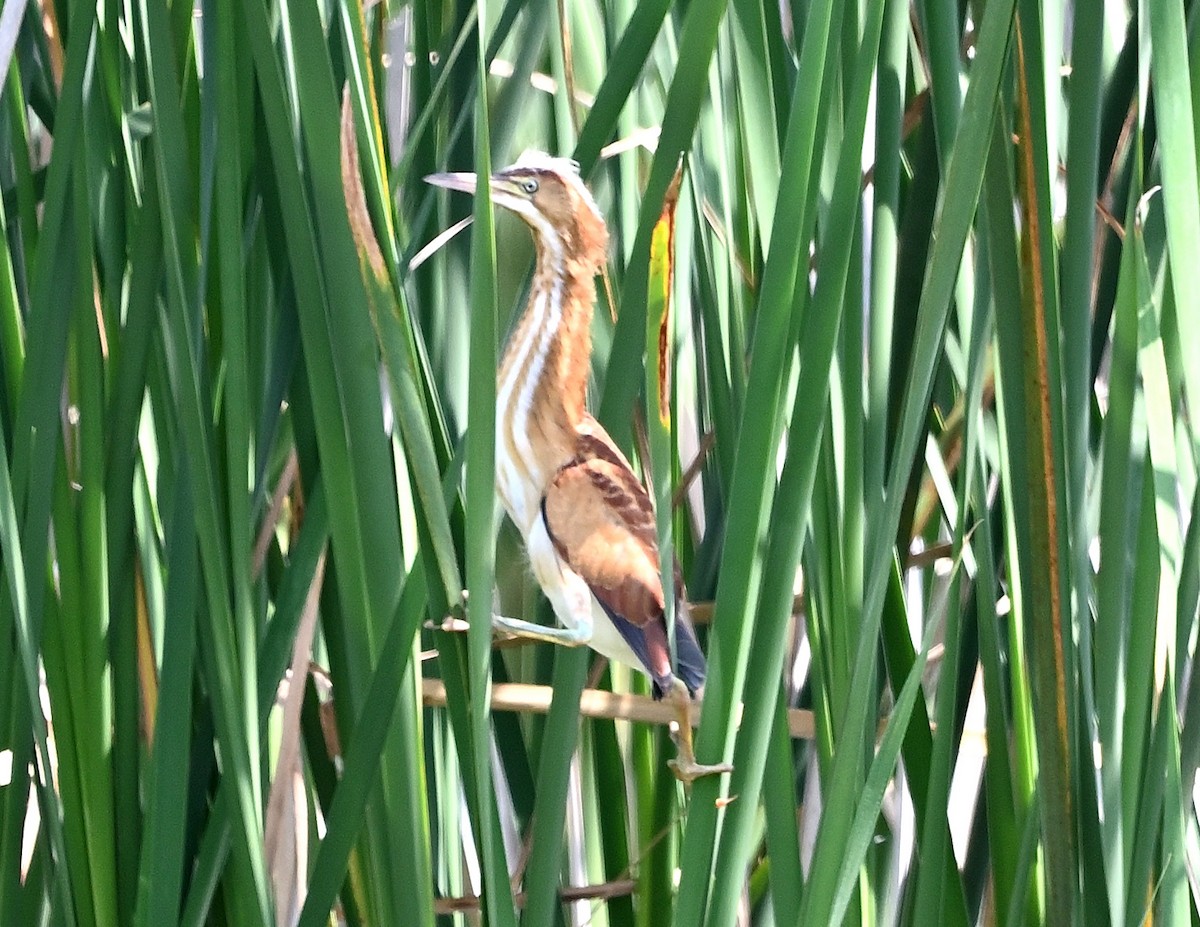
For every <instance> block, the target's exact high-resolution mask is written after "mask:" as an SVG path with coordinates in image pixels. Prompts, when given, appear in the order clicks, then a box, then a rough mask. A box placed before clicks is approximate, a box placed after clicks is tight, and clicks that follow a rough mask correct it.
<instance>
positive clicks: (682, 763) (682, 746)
mask: <svg viewBox="0 0 1200 927" xmlns="http://www.w3.org/2000/svg"><path fill="white" fill-rule="evenodd" d="M676 704H677V705H678V706H679V708H680V712H679V720H678V722H674V723H672V725H671V740H673V741H674V744H676V749H677V750H678V754H677V755H676V758H674V759H673V760H667V766H668V767H670V768H671V772H673V773H674V777H676V778H677V779H679V782H682V783H684V784H685V785H691V783H694V782H695V781H696V779H700V778H703V777H704V776H720V775H721V773H725V772H733V766H732V765H731V764H728V762H697V760H696V750H695V746H694V743H692V736H691V714H690V711H689V706H688V705H686V702H682V701H678V700H677V701H676Z"/></svg>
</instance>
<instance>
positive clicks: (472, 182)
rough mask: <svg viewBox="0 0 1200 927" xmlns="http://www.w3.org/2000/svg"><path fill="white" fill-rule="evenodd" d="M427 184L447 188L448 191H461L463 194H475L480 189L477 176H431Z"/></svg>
mask: <svg viewBox="0 0 1200 927" xmlns="http://www.w3.org/2000/svg"><path fill="white" fill-rule="evenodd" d="M425 182H426V183H429V184H433V185H434V186H435V187H445V188H446V189H447V190H461V191H462V192H463V193H474V192H475V190H476V188H477V187H478V182H479V176H478V175H477V174H471V173H465V172H455V173H449V174H430V175H428V176H427V177H426V178H425Z"/></svg>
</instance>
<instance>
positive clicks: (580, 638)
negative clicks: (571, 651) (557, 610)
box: [492, 615, 592, 647]
mask: <svg viewBox="0 0 1200 927" xmlns="http://www.w3.org/2000/svg"><path fill="white" fill-rule="evenodd" d="M492 628H493V629H494V630H496V631H499V632H501V633H502V634H511V635H512V636H514V637H521V638H525V639H526V640H534V641H542V642H543V643H546V644H558V645H559V646H560V647H581V646H583V645H585V644H589V643H591V640H592V624H591V622H590V621H589V622H587V623H586V624H578V625H576V626H575V627H573V628H551V627H547V626H546V625H544V624H537V623H536V622H533V621H522V620H521V619H520V618H506V617H505V616H504V615H492Z"/></svg>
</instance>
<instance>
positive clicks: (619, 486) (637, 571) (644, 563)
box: [542, 437, 705, 693]
mask: <svg viewBox="0 0 1200 927" xmlns="http://www.w3.org/2000/svg"><path fill="white" fill-rule="evenodd" d="M591 440H595V439H594V437H593V438H592V439H591ZM589 443H590V442H589ZM602 446H603V447H604V448H605V450H607V449H608V448H610V447H611V445H609V444H608V442H604V443H603V445H602ZM587 449H588V450H592V448H587ZM612 451H613V453H605V454H604V455H603V456H595V457H589V458H588V459H584V460H578V461H576V462H574V463H571V464H569V465H567V466H566V467H564V468H563V469H561V470H560V471H559V472H558V474H557V475H556V476H555V478H554V480H553V482H552V483H551V485H550V487H549V488H548V489H547V490H546V496H545V498H544V499H543V500H542V515H543V518H544V519H545V522H546V529H547V531H548V533H549V535H550V539H551V541H552V542H553V544H554V547H555V549H556V550H557V551H558V555H559V556H560V557H562V558H563V560H565V561H566V563H567V564H568V565H569V566H570V567H571V569H572V570H574V571H575V572H576V573H578V574H579V575H580V576H581V577H582V578H583V580H584V582H586V583H587V584H588V586H589V587H590V588H591V590H592V594H593V595H595V597H596V599H597V601H598V602H599V603H600V605H601V606H602V607H603V608H604V611H605V612H606V613H607V614H608V616H609V618H610V619H611V620H612V622H613V624H614V625H615V626H616V628H617V630H618V631H619V632H620V633H621V636H622V637H623V638H624V639H625V641H626V642H627V643H628V644H629V646H630V648H631V649H632V650H633V652H634V654H635V655H636V656H637V658H638V659H639V660H640V661H641V663H642V665H643V667H644V668H645V670H646V672H647V673H648V674H649V675H650V677H651V679H653V680H654V684H655V689H656V692H659V693H661V691H662V690H664V689H667V688H669V687H670V685H671V680H672V678H673V676H674V675H675V674H674V673H672V670H671V657H670V647H669V645H668V643H667V629H666V625H665V623H664V618H663V591H662V583H661V581H660V578H659V572H658V570H659V565H658V544H657V541H656V535H655V525H654V510H653V508H652V507H651V504H650V498H649V496H648V495H647V494H646V490H645V489H644V488H643V486H642V484H641V483H640V482H638V480H637V477H635V476H634V475H633V472H632V471H631V470H630V469H629V467H628V465H627V464H626V463H625V461H624V458H623V457H621V456H620V454H619V452H616V451H615V448H614V449H612ZM679 586H680V587H681V586H682V584H679ZM676 615H677V620H676V625H675V628H676V631H675V646H676V655H677V657H678V663H677V668H678V674H679V678H680V679H682V680H683V682H684V683H685V684H686V685H687V687H688V689H689V690H691V691H692V692H695V691H697V690H698V689H699V688H700V687H701V686H702V685H703V684H704V674H705V664H704V655H703V654H702V653H701V652H700V647H699V645H698V644H697V643H696V636H695V633H694V632H693V630H692V628H691V625H690V623H689V622H688V620H687V615H686V609H685V608H678V609H677V610H676Z"/></svg>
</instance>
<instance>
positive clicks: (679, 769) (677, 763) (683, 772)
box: [667, 756, 733, 785]
mask: <svg viewBox="0 0 1200 927" xmlns="http://www.w3.org/2000/svg"><path fill="white" fill-rule="evenodd" d="M667 766H669V767H670V768H671V772H672V773H674V774H675V778H676V779H678V780H679V781H680V782H682V783H684V784H685V785H691V784H692V783H693V782H695V781H696V780H697V779H702V778H704V777H705V776H719V775H721V774H722V773H731V772H733V766H732V764H730V763H697V762H696V759H695V757H691V758H687V757H682V756H677V757H675V759H673V760H667Z"/></svg>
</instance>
